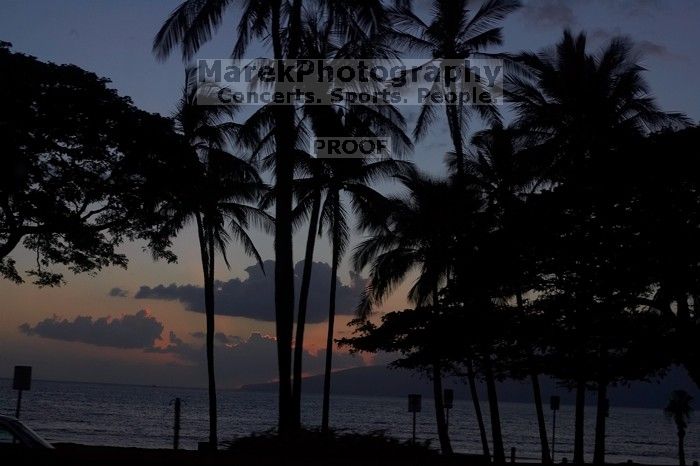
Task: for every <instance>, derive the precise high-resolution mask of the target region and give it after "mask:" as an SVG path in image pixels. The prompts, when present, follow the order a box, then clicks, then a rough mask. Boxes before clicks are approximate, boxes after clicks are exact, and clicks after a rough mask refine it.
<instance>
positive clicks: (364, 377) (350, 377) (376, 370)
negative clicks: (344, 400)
mask: <svg viewBox="0 0 700 466" xmlns="http://www.w3.org/2000/svg"><path fill="white" fill-rule="evenodd" d="M541 384H542V394H543V396H544V397H546V399H549V396H550V395H553V394H557V395H560V396H561V401H562V403H564V404H571V405H573V404H574V401H575V393H574V392H573V391H571V392H570V391H568V390H567V389H566V388H565V387H562V386H559V385H558V384H557V383H556V381H554V380H553V379H551V378H549V377H544V376H543V377H542V381H541ZM303 386H304V392H305V393H322V392H323V374H319V375H314V376H310V377H306V378H304V383H303ZM692 386H693V382H692V380H691V379H690V377H688V374H687V373H686V372H685V370H684V369H683V368H678V367H676V368H672V369H671V370H669V372H668V374H666V376H665V377H664V378H662V379H661V380H658V381H651V382H633V383H631V384H630V385H629V386H618V387H613V388H611V390H610V403H611V404H612V405H613V406H621V407H631V408H652V409H662V408H663V407H664V406H665V405H666V403H667V402H668V393H669V392H671V391H673V390H674V389H676V388H677V387H692ZM445 387H446V388H452V389H454V391H455V397H456V398H457V399H468V398H467V397H468V388H467V386H466V384H465V382H464V381H462V380H460V379H458V378H455V377H450V378H446V379H445ZM240 390H242V391H249V392H276V391H277V383H276V382H269V383H256V384H247V385H243V386H242V387H241V388H240ZM332 390H333V394H335V395H356V396H388V397H404V396H406V395H407V394H408V393H420V394H422V395H423V396H424V397H426V398H432V396H433V395H432V386H431V384H430V381H429V380H428V379H427V378H425V377H421V376H420V375H417V374H415V373H412V372H408V371H404V370H399V369H391V368H388V367H386V366H365V367H355V368H352V369H344V370H340V371H337V372H334V373H333V386H332ZM691 394H692V395H693V396H694V397H695V398H696V399H700V392H698V391H697V390H696V391H695V392H691ZM479 395H480V396H482V397H486V388H485V387H483V386H481V387H479ZM498 395H499V400H503V401H505V402H513V403H532V388H531V387H530V385H529V384H528V383H527V381H522V382H519V381H514V380H507V381H504V382H500V383H499V384H498ZM587 403H588V404H591V405H592V404H595V392H594V391H589V393H588V396H587Z"/></svg>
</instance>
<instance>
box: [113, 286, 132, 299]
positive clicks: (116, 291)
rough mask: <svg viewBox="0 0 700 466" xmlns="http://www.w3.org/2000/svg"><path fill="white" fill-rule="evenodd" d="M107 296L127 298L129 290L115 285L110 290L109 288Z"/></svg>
mask: <svg viewBox="0 0 700 466" xmlns="http://www.w3.org/2000/svg"><path fill="white" fill-rule="evenodd" d="M108 294H109V296H111V297H112V298H128V297H129V291H128V290H125V289H123V288H119V287H118V286H115V287H114V288H112V289H111V290H109V293H108Z"/></svg>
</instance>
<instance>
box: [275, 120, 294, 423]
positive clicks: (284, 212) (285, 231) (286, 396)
mask: <svg viewBox="0 0 700 466" xmlns="http://www.w3.org/2000/svg"><path fill="white" fill-rule="evenodd" d="M278 123H279V124H281V125H284V123H283V122H278ZM281 139H282V141H289V139H287V138H281ZM283 146H284V143H283V142H282V143H280V142H278V147H283ZM278 159H279V160H278V162H277V176H276V179H277V185H276V191H277V199H276V201H275V219H276V220H275V324H276V325H275V329H276V333H277V359H278V372H279V430H280V432H281V433H286V432H289V431H290V430H292V429H293V427H294V411H293V406H292V384H291V375H292V334H293V328H294V260H293V255H292V177H293V165H292V160H291V159H292V157H291V154H284V155H281V156H280V157H279V158H278Z"/></svg>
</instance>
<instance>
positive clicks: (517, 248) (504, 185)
mask: <svg viewBox="0 0 700 466" xmlns="http://www.w3.org/2000/svg"><path fill="white" fill-rule="evenodd" d="M526 146H527V137H526V135H525V134H523V132H522V131H519V130H518V129H516V128H512V127H507V128H504V127H503V126H502V125H501V124H500V123H497V124H495V125H493V126H492V127H491V128H490V129H487V130H483V131H480V132H479V133H477V134H476V135H474V137H473V138H472V150H470V151H469V152H468V153H467V155H466V157H465V160H464V161H463V164H462V165H463V167H464V170H465V172H466V174H467V176H469V177H470V178H471V179H472V180H473V182H474V183H475V184H476V185H477V186H478V187H479V189H480V191H481V192H482V194H483V196H484V201H485V203H486V206H487V210H489V211H490V212H491V214H492V216H493V219H494V220H495V227H496V228H497V229H498V230H499V238H501V239H502V240H503V244H502V248H503V249H504V250H508V251H509V254H508V255H509V256H510V257H509V258H508V259H510V260H509V262H510V264H509V265H510V267H507V268H506V269H507V270H509V272H510V273H509V274H505V275H504V276H502V279H503V285H505V286H504V287H503V289H504V290H505V292H506V294H510V295H511V296H515V302H516V305H517V308H518V311H519V313H521V314H522V313H523V312H524V309H525V300H524V297H523V292H524V291H525V289H526V288H525V284H524V283H523V281H524V278H525V277H524V273H523V264H522V262H523V257H522V256H523V253H524V251H523V250H522V249H523V241H522V237H523V236H524V235H523V228H524V225H523V222H522V220H521V218H522V211H523V202H524V200H525V197H526V196H527V195H528V194H529V193H531V192H532V190H533V189H534V188H535V187H536V186H537V170H536V168H537V160H533V157H532V156H531V153H532V152H533V151H532V150H530V151H529V152H528V151H526V150H525V148H526ZM458 157H459V156H458V154H453V156H452V157H451V160H452V161H453V163H456V161H457V160H459V159H458ZM511 296H505V297H506V298H508V297H511ZM527 366H528V367H531V368H532V371H531V372H530V380H531V382H532V388H533V395H534V400H535V410H536V413H537V424H538V428H539V434H540V444H541V453H542V462H543V463H549V462H550V461H551V460H550V454H549V442H548V438H547V428H546V424H545V419H544V409H543V407H542V394H541V392H540V384H539V376H538V373H537V372H536V371H535V368H534V365H533V364H532V361H529V364H527Z"/></svg>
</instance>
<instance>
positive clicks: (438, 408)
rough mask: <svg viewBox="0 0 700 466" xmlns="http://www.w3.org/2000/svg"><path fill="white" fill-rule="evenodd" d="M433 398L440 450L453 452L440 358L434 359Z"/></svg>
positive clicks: (444, 453)
mask: <svg viewBox="0 0 700 466" xmlns="http://www.w3.org/2000/svg"><path fill="white" fill-rule="evenodd" d="M432 369H433V376H432V379H433V399H434V400H435V420H436V422H437V431H438V439H439V440H440V450H441V451H442V454H443V455H451V454H452V445H451V444H450V434H449V432H448V430H447V420H446V419H445V403H444V401H443V399H442V367H441V365H440V360H439V358H435V360H434V361H433V368H432Z"/></svg>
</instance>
